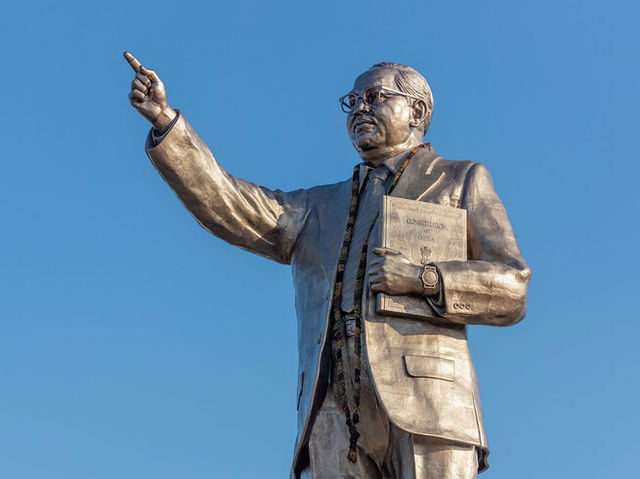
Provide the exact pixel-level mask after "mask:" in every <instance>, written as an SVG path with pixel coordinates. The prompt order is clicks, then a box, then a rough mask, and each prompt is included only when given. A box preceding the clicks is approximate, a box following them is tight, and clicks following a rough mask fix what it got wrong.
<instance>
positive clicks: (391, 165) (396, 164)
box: [360, 148, 411, 180]
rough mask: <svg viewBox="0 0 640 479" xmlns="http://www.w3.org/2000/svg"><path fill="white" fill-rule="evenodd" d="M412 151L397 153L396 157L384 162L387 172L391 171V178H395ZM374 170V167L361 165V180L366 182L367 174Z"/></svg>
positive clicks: (409, 149)
mask: <svg viewBox="0 0 640 479" xmlns="http://www.w3.org/2000/svg"><path fill="white" fill-rule="evenodd" d="M410 151H411V148H408V149H406V150H404V151H401V152H400V153H396V154H395V155H393V156H390V157H389V158H387V159H386V160H384V161H383V162H382V165H381V166H384V167H385V168H387V170H389V173H390V176H395V175H396V174H397V173H398V170H399V169H400V165H401V164H402V161H403V160H404V159H405V158H406V156H407V155H408V154H409V152H410ZM373 169H375V167H374V166H371V165H367V164H366V163H364V162H363V163H360V178H362V179H363V180H364V178H365V176H366V174H367V172H368V171H370V170H373Z"/></svg>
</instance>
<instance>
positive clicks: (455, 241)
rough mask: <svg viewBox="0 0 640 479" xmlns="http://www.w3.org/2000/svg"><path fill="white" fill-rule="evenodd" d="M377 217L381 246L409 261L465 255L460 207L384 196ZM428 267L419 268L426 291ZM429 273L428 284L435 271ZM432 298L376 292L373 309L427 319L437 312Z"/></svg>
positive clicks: (422, 262) (435, 279)
mask: <svg viewBox="0 0 640 479" xmlns="http://www.w3.org/2000/svg"><path fill="white" fill-rule="evenodd" d="M380 218H381V228H380V233H381V238H380V243H381V244H382V246H384V247H386V248H391V249H393V250H396V251H402V252H403V253H404V255H405V256H406V257H407V258H408V259H409V261H411V262H412V263H413V264H419V265H426V264H428V263H433V262H442V261H450V260H466V259H467V248H466V247H467V224H466V220H467V215H466V211H465V210H464V209H462V208H453V207H451V206H448V205H435V204H432V203H427V202H424V201H414V200H409V199H405V198H398V197H396V196H385V197H384V199H383V201H382V209H381V212H380ZM428 271H429V270H424V271H422V272H421V278H422V280H423V289H424V290H426V293H427V294H428V293H429V291H431V292H435V291H436V289H435V287H432V288H431V289H429V288H427V287H425V286H426V285H427V283H426V282H425V279H428V277H427V278H426V277H425V273H427V272H428ZM432 274H433V277H432V279H431V284H433V285H434V286H435V283H437V282H438V275H437V273H435V271H434V272H433V273H432ZM427 294H425V296H426V295H427ZM432 302H433V301H431V300H430V299H429V298H424V297H421V296H417V295H400V296H399V295H389V294H385V293H380V294H379V295H378V297H377V310H378V312H379V313H383V314H392V315H394V316H396V315H400V316H406V317H412V318H418V319H429V318H434V317H437V316H438V314H437V313H436V312H435V311H434V310H433V308H432V306H431V304H432Z"/></svg>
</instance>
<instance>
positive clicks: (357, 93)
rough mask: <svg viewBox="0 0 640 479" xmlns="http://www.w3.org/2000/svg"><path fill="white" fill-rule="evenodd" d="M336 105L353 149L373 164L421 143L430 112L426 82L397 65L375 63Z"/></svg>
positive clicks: (428, 91) (430, 99) (429, 93)
mask: <svg viewBox="0 0 640 479" xmlns="http://www.w3.org/2000/svg"><path fill="white" fill-rule="evenodd" d="M340 102H341V104H342V109H343V110H344V111H345V112H346V113H347V132H348V133H349V137H350V138H351V142H352V143H353V146H354V147H355V148H356V150H358V152H359V153H360V155H361V156H362V158H363V160H365V161H373V162H375V161H376V159H378V160H382V159H384V158H385V157H388V156H390V155H393V154H395V153H397V152H400V151H403V150H405V149H407V148H411V147H413V146H415V145H418V144H420V143H422V141H423V137H424V135H425V134H426V132H427V130H428V129H429V124H430V122H431V115H432V112H433V95H432V94H431V89H430V88H429V84H428V83H427V81H426V80H425V79H424V77H423V76H422V75H420V73H418V72H417V71H415V70H414V69H413V68H411V67H408V66H405V65H401V64H399V63H387V62H383V63H376V64H375V65H373V66H372V67H371V68H370V69H369V70H367V71H366V72H364V73H363V74H361V75H360V76H358V78H356V81H355V83H354V85H353V89H352V90H351V92H349V93H348V94H347V95H345V96H343V97H342V98H341V99H340Z"/></svg>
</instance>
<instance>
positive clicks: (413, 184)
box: [391, 148, 446, 201]
mask: <svg viewBox="0 0 640 479" xmlns="http://www.w3.org/2000/svg"><path fill="white" fill-rule="evenodd" d="M441 158H442V157H441V156H440V155H439V154H438V153H437V152H436V151H435V150H434V149H433V148H424V149H422V150H420V151H419V152H418V153H416V155H415V156H414V157H413V159H412V160H411V162H410V163H409V165H407V168H406V169H405V170H404V173H403V174H402V176H401V177H400V179H399V180H398V183H397V184H396V187H395V188H394V190H393V192H392V193H391V196H397V197H400V198H407V199H410V200H420V201H422V200H424V199H426V198H427V197H428V196H429V195H430V194H431V193H432V192H434V191H436V190H437V189H438V187H439V186H440V185H441V184H442V182H443V181H444V179H445V177H446V173H445V171H444V168H442V165H441V164H439V163H440V161H439V160H440V159H441Z"/></svg>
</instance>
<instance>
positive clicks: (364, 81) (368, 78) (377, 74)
mask: <svg viewBox="0 0 640 479" xmlns="http://www.w3.org/2000/svg"><path fill="white" fill-rule="evenodd" d="M395 78H396V71H395V70H394V69H392V68H374V69H372V70H367V71H366V72H364V73H363V74H362V75H360V76H359V77H358V78H356V81H355V82H354V83H353V90H354V91H361V90H364V89H365V88H367V87H370V86H386V87H389V88H394V89H395V88H397V85H396V80H395Z"/></svg>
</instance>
